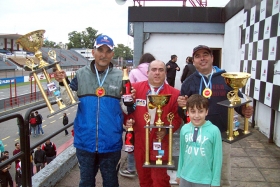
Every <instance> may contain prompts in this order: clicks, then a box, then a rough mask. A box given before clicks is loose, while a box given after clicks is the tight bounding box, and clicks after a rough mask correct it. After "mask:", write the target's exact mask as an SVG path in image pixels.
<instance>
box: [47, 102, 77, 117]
mask: <svg viewBox="0 0 280 187" xmlns="http://www.w3.org/2000/svg"><path fill="white" fill-rule="evenodd" d="M78 103H80V101H76V103H74V104H71V105H67V106H66V107H65V108H63V109H59V110H57V111H55V112H53V113H51V114H49V115H47V118H49V117H51V116H54V115H56V114H58V113H60V112H62V111H64V110H66V109H68V108H71V107H72V106H75V105H77V104H78Z"/></svg>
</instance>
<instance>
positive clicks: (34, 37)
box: [17, 30, 78, 117]
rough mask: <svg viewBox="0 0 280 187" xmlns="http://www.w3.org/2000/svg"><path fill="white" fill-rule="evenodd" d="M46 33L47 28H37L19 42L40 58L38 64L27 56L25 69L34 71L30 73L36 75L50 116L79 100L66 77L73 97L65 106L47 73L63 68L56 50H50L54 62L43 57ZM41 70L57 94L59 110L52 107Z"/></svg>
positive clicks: (18, 40) (52, 90)
mask: <svg viewBox="0 0 280 187" xmlns="http://www.w3.org/2000/svg"><path fill="white" fill-rule="evenodd" d="M44 33H45V30H37V31H33V32H30V33H28V34H26V35H24V36H21V37H20V38H19V39H17V43H18V44H20V45H21V46H22V47H23V48H24V49H25V50H27V51H31V52H34V53H35V57H36V58H37V59H38V60H39V63H38V64H36V63H35V62H34V60H33V59H30V58H27V61H26V66H25V69H26V70H30V71H32V73H30V76H33V77H34V79H35V81H36V83H37V85H38V87H39V89H40V91H41V93H42V95H43V98H44V100H45V102H46V104H47V106H48V109H49V111H50V115H48V117H50V116H53V115H55V114H57V113H59V112H61V111H62V110H65V109H67V108H69V107H71V106H73V105H75V104H77V103H78V102H76V101H75V99H74V97H73V95H72V92H71V90H70V88H69V86H68V84H67V81H66V80H65V79H63V83H64V86H65V88H66V91H67V93H68V96H69V97H70V99H71V105H70V106H65V105H64V104H63V102H62V100H61V98H60V92H59V90H58V89H57V87H56V85H55V83H54V82H51V79H50V77H49V74H48V73H47V71H46V70H48V69H51V68H52V69H55V70H59V71H61V68H60V65H59V62H57V61H56V54H55V51H54V50H50V51H49V52H48V55H49V57H50V58H51V59H53V60H54V63H53V64H49V63H47V62H45V61H44V60H43V58H42V52H41V51H40V50H39V49H40V48H41V47H42V45H43V40H44ZM41 72H43V74H44V75H45V77H46V80H47V89H48V91H49V92H51V93H53V94H54V96H55V99H56V102H57V104H58V107H59V110H57V111H54V109H53V108H52V105H51V102H50V101H49V100H48V97H47V95H46V93H45V90H44V88H43V86H42V84H41V82H40V80H39V78H38V75H37V74H38V73H41Z"/></svg>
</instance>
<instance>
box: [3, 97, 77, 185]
mask: <svg viewBox="0 0 280 187" xmlns="http://www.w3.org/2000/svg"><path fill="white" fill-rule="evenodd" d="M54 104H56V102H51V105H54ZM46 107H47V105H46V104H41V105H37V106H34V107H32V108H30V109H28V110H27V111H26V113H25V116H24V117H23V116H22V115H21V114H19V113H13V114H8V115H5V116H1V117H0V123H3V122H5V121H8V120H11V119H14V118H17V119H18V122H19V129H20V145H21V150H20V152H19V153H18V154H16V155H14V156H13V157H10V158H9V159H7V160H5V161H4V162H1V163H0V170H1V169H3V168H5V167H6V166H7V165H8V164H11V163H12V162H14V161H16V160H18V159H19V158H20V159H21V168H22V177H21V181H22V186H23V187H32V175H31V172H30V171H31V166H30V153H31V150H33V149H35V148H36V147H37V146H38V145H41V144H43V143H45V142H46V141H47V140H49V139H51V138H52V137H54V136H56V135H57V134H59V133H61V132H62V131H64V130H65V129H67V128H69V127H71V126H72V125H73V122H72V123H70V124H68V125H66V126H63V127H62V128H60V129H59V130H57V131H56V132H53V133H52V134H50V135H49V136H46V137H44V138H43V139H41V140H39V141H38V142H36V143H35V144H34V145H32V146H30V131H29V128H30V127H29V116H30V114H31V113H32V112H33V111H36V110H39V109H42V108H46Z"/></svg>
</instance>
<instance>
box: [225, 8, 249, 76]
mask: <svg viewBox="0 0 280 187" xmlns="http://www.w3.org/2000/svg"><path fill="white" fill-rule="evenodd" d="M243 12H244V11H243V10H242V11H240V12H239V13H238V14H236V15H235V16H234V17H232V18H231V19H230V20H228V21H227V22H226V24H225V35H224V48H223V50H222V56H223V57H222V58H223V63H222V68H223V69H226V71H228V72H230V71H231V72H239V71H240V60H241V33H240V29H239V26H240V25H242V24H243V20H244V18H243V16H244V13H243Z"/></svg>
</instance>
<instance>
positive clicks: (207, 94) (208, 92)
mask: <svg viewBox="0 0 280 187" xmlns="http://www.w3.org/2000/svg"><path fill="white" fill-rule="evenodd" d="M199 75H200V76H201V82H200V88H199V94H200V95H201V94H202V95H203V97H205V98H207V99H209V98H210V97H211V96H212V90H211V88H212V84H211V79H212V75H213V69H212V72H211V74H210V76H209V80H208V83H207V82H206V80H205V78H204V75H202V74H201V73H199ZM202 81H203V82H204V85H205V88H204V90H203V91H202ZM201 91H202V93H201Z"/></svg>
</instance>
